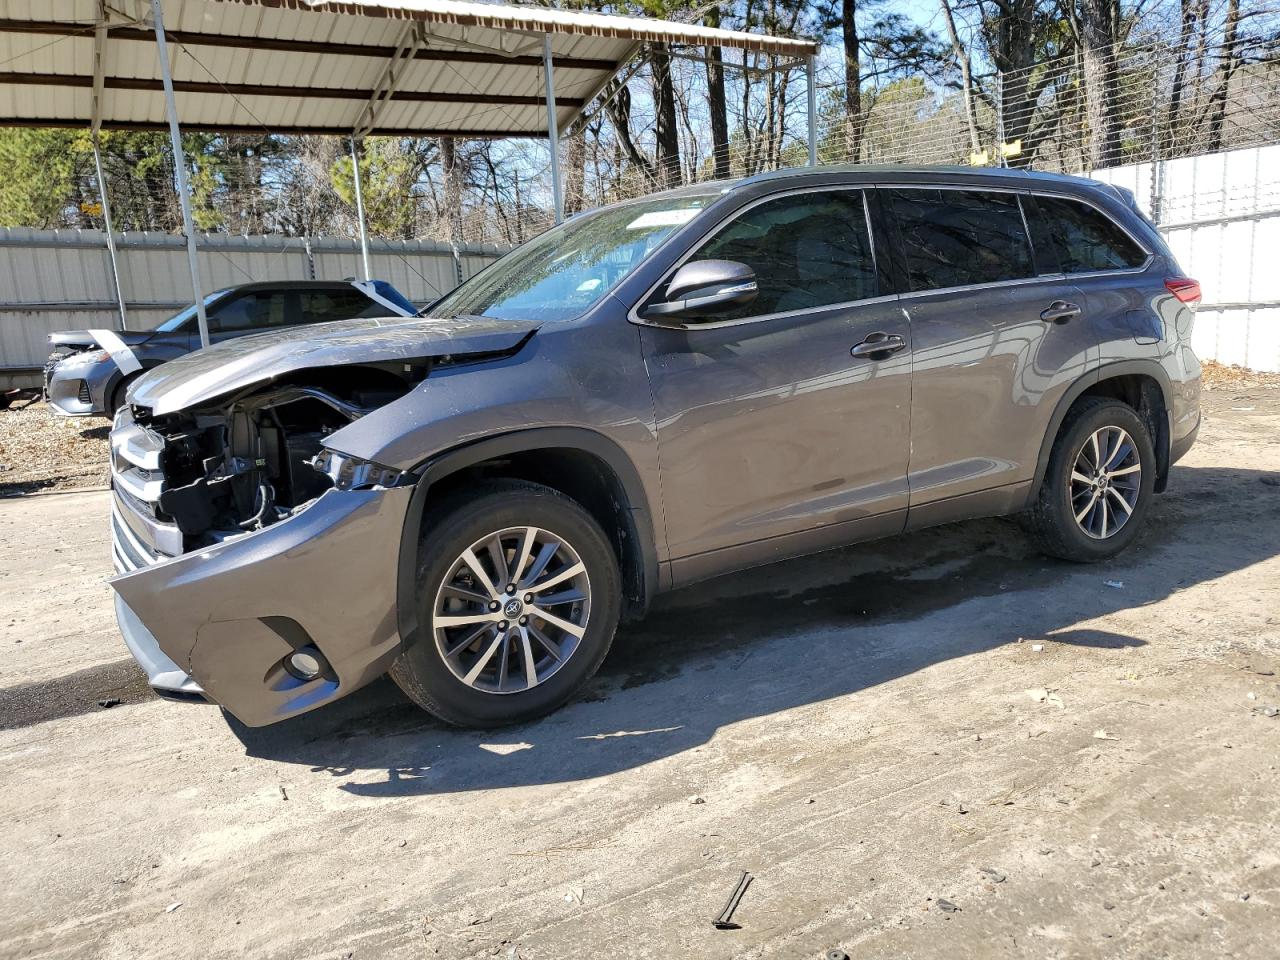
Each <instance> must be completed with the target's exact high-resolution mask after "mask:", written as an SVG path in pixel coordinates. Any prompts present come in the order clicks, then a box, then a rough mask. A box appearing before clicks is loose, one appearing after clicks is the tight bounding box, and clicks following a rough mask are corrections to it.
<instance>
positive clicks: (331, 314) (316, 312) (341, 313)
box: [300, 290, 391, 323]
mask: <svg viewBox="0 0 1280 960" xmlns="http://www.w3.org/2000/svg"><path fill="white" fill-rule="evenodd" d="M300 296H301V300H302V320H301V322H302V323H327V322H328V321H330V320H350V319H351V318H352V317H361V316H365V317H381V316H385V315H387V314H390V313H391V310H390V309H389V308H387V307H384V306H383V305H382V304H380V303H375V302H374V301H372V300H370V299H369V298H368V297H366V296H365V295H364V294H363V293H361V292H360V291H358V290H303V291H302V293H301V294H300Z"/></svg>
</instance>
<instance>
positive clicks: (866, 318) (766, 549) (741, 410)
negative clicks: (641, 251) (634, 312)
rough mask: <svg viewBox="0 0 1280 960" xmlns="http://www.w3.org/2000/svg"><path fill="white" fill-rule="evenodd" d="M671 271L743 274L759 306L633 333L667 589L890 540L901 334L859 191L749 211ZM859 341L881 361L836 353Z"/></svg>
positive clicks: (901, 473) (895, 499)
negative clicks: (870, 538)
mask: <svg viewBox="0 0 1280 960" xmlns="http://www.w3.org/2000/svg"><path fill="white" fill-rule="evenodd" d="M686 259H690V260H696V259H719V260H735V261H739V262H742V263H745V264H747V265H749V266H750V267H752V268H753V269H754V270H755V272H756V279H757V284H758V286H759V290H760V293H759V295H758V296H757V298H756V300H755V301H754V302H753V303H752V304H750V305H748V306H746V307H743V308H739V309H738V311H737V312H735V313H733V314H729V315H723V314H722V315H717V316H716V317H715V318H714V319H712V320H709V321H707V322H702V323H698V322H690V323H688V325H687V327H686V328H685V329H671V328H664V327H661V326H655V325H642V326H641V342H642V346H643V350H644V358H645V365H646V368H647V370H648V373H649V379H650V383H651V385H652V389H653V399H654V407H655V414H656V420H657V429H658V450H659V456H660V459H661V471H662V490H663V504H664V510H665V513H666V520H667V540H668V546H669V549H670V552H671V555H672V557H674V558H677V559H676V562H675V564H674V565H673V568H674V571H675V577H676V579H677V580H685V579H694V578H696V577H699V576H706V575H709V574H713V573H715V572H718V571H719V570H721V569H728V568H731V567H733V566H738V565H742V564H745V563H751V562H760V561H764V560H770V559H775V558H778V557H781V556H786V555H788V554H791V553H794V552H797V551H799V550H804V549H810V548H815V547H817V546H822V545H825V543H829V542H840V541H841V540H851V539H856V538H857V537H859V536H863V535H878V534H881V533H892V532H897V531H898V530H901V529H902V526H903V523H904V521H905V507H906V504H907V487H906V468H907V445H908V411H909V403H910V394H911V383H910V376H909V374H910V365H911V361H910V349H909V345H910V329H909V327H908V325H907V322H906V318H905V317H904V316H903V313H902V311H901V310H900V309H899V308H898V305H897V302H896V298H895V297H894V296H892V295H886V292H885V288H884V285H883V284H882V283H881V282H880V278H879V277H878V276H877V271H876V257H875V254H874V253H873V248H872V243H871V235H870V228H869V223H868V216H867V207H866V203H865V200H864V196H863V192H862V191H861V190H859V189H839V188H825V189H822V190H806V191H800V192H794V193H787V194H781V195H773V196H770V197H767V198H764V199H762V200H759V201H757V202H755V203H754V204H752V205H749V206H747V207H746V208H744V209H742V210H740V211H738V212H737V213H736V214H734V215H732V216H731V217H730V218H729V219H728V220H727V221H726V222H724V223H722V224H721V225H720V226H719V227H717V228H716V229H715V230H714V231H712V233H711V235H710V236H709V237H708V238H706V239H705V240H704V241H702V242H701V243H700V244H699V246H698V247H697V248H696V249H695V250H694V252H693V253H692V254H691V255H690V256H689V257H688V258H686ZM670 272H671V273H674V272H675V268H673V269H672V270H671V271H670ZM667 279H670V277H669V276H668V278H667ZM665 282H666V281H665V280H664V282H663V284H659V286H658V288H657V294H658V295H660V294H661V291H662V290H663V289H664V285H665ZM869 339H871V340H877V339H878V340H879V341H887V343H888V347H887V349H886V350H885V351H884V352H883V353H874V352H868V351H861V355H858V356H855V355H854V354H853V353H852V352H851V351H853V349H854V348H855V347H858V346H859V345H860V344H864V343H865V342H866V341H868V340H869ZM744 545H751V546H750V547H749V548H747V549H745V550H743V549H742V548H743V547H744ZM733 548H739V549H737V550H735V549H733ZM682 558H683V559H682Z"/></svg>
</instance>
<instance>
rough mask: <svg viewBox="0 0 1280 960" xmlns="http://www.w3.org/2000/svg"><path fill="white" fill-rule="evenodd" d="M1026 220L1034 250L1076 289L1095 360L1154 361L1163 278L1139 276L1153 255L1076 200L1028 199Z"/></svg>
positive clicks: (1157, 349)
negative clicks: (1090, 332)
mask: <svg viewBox="0 0 1280 960" xmlns="http://www.w3.org/2000/svg"><path fill="white" fill-rule="evenodd" d="M1027 222H1028V224H1029V225H1030V227H1031V236H1032V239H1033V240H1034V242H1035V244H1036V249H1037V250H1045V251H1047V252H1049V253H1050V254H1051V255H1052V256H1053V258H1054V260H1055V262H1056V263H1057V268H1058V270H1059V271H1061V273H1062V274H1063V275H1064V276H1065V277H1066V278H1067V279H1068V280H1069V281H1071V282H1072V283H1073V284H1075V285H1076V286H1077V287H1078V288H1079V289H1080V290H1081V294H1082V296H1083V298H1084V299H1083V300H1082V302H1081V307H1082V309H1083V311H1084V316H1085V319H1086V320H1087V321H1088V324H1089V326H1090V327H1091V328H1092V330H1093V332H1094V335H1095V336H1096V338H1097V341H1098V350H1099V357H1098V359H1099V362H1100V363H1106V362H1108V361H1113V360H1124V359H1129V358H1132V357H1156V356H1159V354H1160V341H1161V340H1165V341H1172V340H1176V339H1177V338H1176V337H1173V336H1168V335H1167V332H1166V331H1164V330H1162V329H1161V323H1162V321H1161V318H1160V316H1159V315H1158V314H1157V313H1156V311H1155V310H1153V309H1152V306H1151V304H1152V303H1153V302H1154V301H1156V300H1158V299H1160V298H1162V297H1163V295H1164V293H1165V287H1164V275H1163V273H1158V274H1156V275H1155V276H1152V277H1141V276H1140V275H1141V274H1142V273H1143V272H1144V270H1145V269H1146V267H1147V265H1148V264H1149V263H1150V262H1151V260H1152V256H1153V254H1152V253H1151V252H1150V251H1149V250H1147V249H1146V247H1144V246H1143V245H1142V244H1141V243H1139V242H1138V240H1136V239H1135V238H1134V237H1133V236H1132V235H1130V234H1129V233H1128V232H1127V231H1126V230H1125V229H1124V228H1123V227H1121V226H1120V225H1119V224H1118V223H1117V222H1116V221H1115V220H1113V219H1111V217H1110V216H1108V215H1107V214H1106V213H1105V212H1103V211H1102V210H1101V209H1100V208H1098V207H1096V206H1094V205H1093V204H1091V203H1087V202H1086V201H1084V200H1081V199H1079V198H1077V197H1066V196H1053V195H1049V194H1035V195H1034V196H1031V197H1029V198H1027Z"/></svg>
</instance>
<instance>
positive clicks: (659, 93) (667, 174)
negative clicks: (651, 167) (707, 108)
mask: <svg viewBox="0 0 1280 960" xmlns="http://www.w3.org/2000/svg"><path fill="white" fill-rule="evenodd" d="M649 49H650V53H649V65H650V69H651V70H652V71H653V108H654V118H655V119H654V140H655V142H656V145H657V150H656V152H655V156H654V163H655V165H656V166H657V168H658V169H657V174H658V186H659V187H662V188H664V189H665V188H667V187H676V186H679V185H680V183H681V180H682V177H681V176H680V133H679V131H678V130H677V129H676V92H675V88H674V87H673V86H672V83H671V54H670V52H669V51H668V49H667V45H666V44H665V43H655V44H651V45H650V48H649Z"/></svg>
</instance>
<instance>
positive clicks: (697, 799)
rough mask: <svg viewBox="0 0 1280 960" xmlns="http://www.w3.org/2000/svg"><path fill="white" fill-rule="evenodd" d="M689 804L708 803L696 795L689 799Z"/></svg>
mask: <svg viewBox="0 0 1280 960" xmlns="http://www.w3.org/2000/svg"><path fill="white" fill-rule="evenodd" d="M689 802H690V803H706V802H707V801H705V800H703V799H702V798H701V797H699V796H697V795H696V794H695V795H694V796H692V797H690V798H689Z"/></svg>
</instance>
